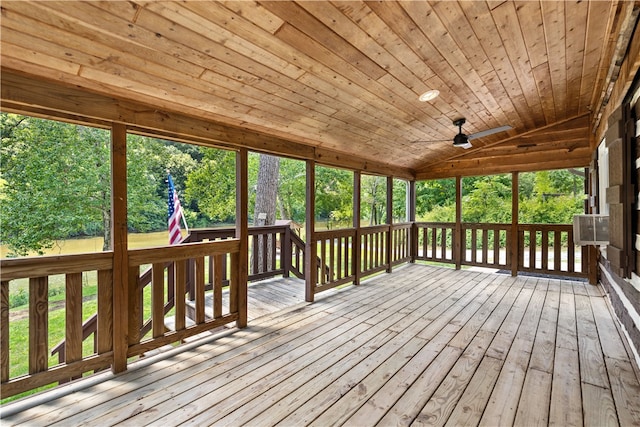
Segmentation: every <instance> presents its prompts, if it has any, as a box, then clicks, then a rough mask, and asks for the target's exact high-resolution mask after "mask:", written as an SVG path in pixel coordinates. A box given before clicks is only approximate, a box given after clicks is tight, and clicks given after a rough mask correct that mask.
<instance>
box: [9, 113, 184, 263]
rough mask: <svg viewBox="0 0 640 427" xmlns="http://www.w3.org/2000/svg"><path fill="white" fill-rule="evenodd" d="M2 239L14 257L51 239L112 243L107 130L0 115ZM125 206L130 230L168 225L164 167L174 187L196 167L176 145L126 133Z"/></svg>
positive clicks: (46, 244)
mask: <svg viewBox="0 0 640 427" xmlns="http://www.w3.org/2000/svg"><path fill="white" fill-rule="evenodd" d="M0 125H2V129H1V130H2V146H1V148H0V150H1V151H0V172H1V173H2V176H3V180H2V185H1V186H0V199H1V200H2V206H1V211H0V240H1V241H2V243H4V244H6V245H8V246H9V248H10V250H11V251H12V252H13V253H14V254H17V255H26V254H28V253H29V252H32V251H33V252H36V253H42V252H43V251H44V250H45V249H47V248H51V247H52V246H53V245H54V243H55V241H57V240H62V239H67V238H69V237H74V236H80V235H100V234H102V235H103V237H104V241H105V242H106V243H105V247H104V249H107V246H108V244H109V242H110V238H109V231H110V227H111V226H110V221H111V163H110V134H109V132H108V131H106V130H102V129H96V128H89V127H84V126H76V125H71V124H67V123H62V122H56V121H50V120H42V119H36V118H32V117H24V116H18V115H15V114H6V113H2V114H0ZM127 145H128V147H127V176H128V179H127V191H128V200H127V204H128V206H127V211H128V225H129V229H130V230H131V231H137V232H148V231H153V230H159V229H163V228H166V183H165V179H166V171H167V170H168V169H170V170H171V171H172V174H173V175H174V176H175V177H176V178H177V179H176V181H177V185H178V186H180V185H182V183H183V182H184V181H185V177H186V175H187V174H188V173H189V172H190V171H191V170H192V169H193V168H194V167H195V160H194V159H193V158H192V157H191V153H193V150H192V149H184V148H182V149H181V148H180V147H181V145H182V144H176V143H171V142H167V141H162V140H157V139H153V138H148V137H142V136H135V135H129V137H128V141H127Z"/></svg>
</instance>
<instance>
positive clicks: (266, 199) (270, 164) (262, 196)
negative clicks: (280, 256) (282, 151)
mask: <svg viewBox="0 0 640 427" xmlns="http://www.w3.org/2000/svg"><path fill="white" fill-rule="evenodd" d="M279 171H280V158H279V157H276V156H270V155H267V154H261V155H260V163H259V168H258V182H257V185H256V203H255V210H254V214H253V225H257V226H260V225H274V224H275V223H276V199H277V194H278V175H279ZM275 243H276V242H275V240H274V239H273V238H272V237H269V238H268V240H267V243H266V248H267V253H266V254H265V253H264V252H263V249H264V246H265V244H264V242H263V238H262V236H260V237H259V238H258V240H257V248H256V247H254V248H253V249H254V250H253V251H252V252H251V257H252V260H251V265H254V262H255V261H254V259H253V257H257V262H258V270H257V271H253V272H252V273H263V272H265V271H268V270H269V268H270V266H271V264H272V263H273V259H272V256H271V254H272V252H273V251H272V249H273V245H275ZM265 255H266V257H267V258H266V266H267V268H266V269H265Z"/></svg>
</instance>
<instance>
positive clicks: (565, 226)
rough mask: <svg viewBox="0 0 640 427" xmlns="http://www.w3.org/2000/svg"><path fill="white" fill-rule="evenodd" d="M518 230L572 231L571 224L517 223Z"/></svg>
mask: <svg viewBox="0 0 640 427" xmlns="http://www.w3.org/2000/svg"><path fill="white" fill-rule="evenodd" d="M518 230H549V231H554V230H557V231H569V230H571V231H573V224H518Z"/></svg>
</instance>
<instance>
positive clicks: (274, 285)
mask: <svg viewBox="0 0 640 427" xmlns="http://www.w3.org/2000/svg"><path fill="white" fill-rule="evenodd" d="M283 286H284V288H283ZM261 293H262V294H261ZM603 295H604V294H603V293H602V291H601V289H600V288H599V287H593V286H591V285H587V284H585V283H584V282H578V281H573V280H559V279H548V278H542V277H536V278H534V277H515V278H514V277H511V276H508V275H502V274H494V273H487V272H484V271H480V270H477V269H467V270H462V271H455V270H452V269H446V268H441V267H435V266H427V265H415V264H414V265H408V266H405V267H402V268H397V269H395V270H394V273H393V274H390V275H389V274H381V275H377V276H374V277H373V278H369V279H367V280H364V281H363V282H362V283H361V284H360V285H359V286H349V287H345V288H342V289H340V290H331V291H328V292H326V293H322V294H319V295H316V298H315V300H316V301H315V302H314V303H311V304H309V303H305V302H304V286H303V283H302V282H301V281H299V280H298V279H295V278H287V279H283V280H282V281H281V283H279V281H277V280H274V281H267V282H265V283H260V282H258V283H255V284H252V285H251V286H250V287H249V318H250V319H251V320H250V322H249V326H248V327H247V328H245V329H242V330H238V329H235V328H227V329H222V330H220V331H218V335H208V336H203V338H202V339H201V340H200V341H192V342H189V343H188V344H185V345H184V347H180V348H177V349H173V350H169V351H167V352H166V353H159V354H156V355H151V356H149V357H147V358H146V359H145V360H141V361H139V362H136V363H134V364H133V365H131V367H130V369H129V371H127V372H125V373H122V374H119V375H112V374H110V373H108V372H107V373H103V374H99V375H101V376H100V377H99V378H100V379H101V381H100V382H97V383H96V384H93V385H88V386H87V387H86V388H83V389H79V390H77V391H75V392H73V393H69V394H64V393H63V391H64V390H65V387H70V386H71V385H73V383H72V384H69V385H65V386H62V387H61V388H60V389H59V390H58V391H47V392H44V395H43V396H47V395H50V396H52V397H53V400H51V401H49V402H47V403H45V404H40V405H36V406H35V407H33V408H30V409H24V410H22V411H19V412H18V411H16V412H15V413H13V411H11V410H10V411H9V413H8V414H9V415H6V414H7V412H5V407H6V408H9V409H11V407H12V404H8V405H5V407H3V414H2V417H3V419H2V423H3V426H4V425H7V426H8V425H18V424H24V425H29V426H39V425H60V426H67V425H132V426H133V425H135V426H138V425H163V426H164V425H167V426H171V425H193V426H200V425H225V426H228V425H232V426H235V425H256V426H270V425H283V426H290V425H315V426H325V425H344V426H370V425H381V426H386V425H416V426H418V425H501V426H502V425H505V426H509V425H515V426H529V425H562V426H565V425H566V426H569V425H584V426H599V425H611V426H617V425H620V426H622V425H624V426H626V425H639V424H640V405H639V404H638V403H639V402H640V380H639V379H638V377H637V372H638V371H637V367H636V366H635V361H634V360H633V358H632V357H631V356H630V355H629V350H628V348H627V346H626V344H625V338H624V336H622V335H621V332H620V329H619V328H618V327H617V324H616V320H614V318H612V315H611V310H610V307H609V306H608V304H607V302H606V300H605V298H606V297H605V296H603ZM274 310H275V311H274ZM152 362H153V363H152ZM103 377H104V380H102V378H103ZM80 381H84V380H80ZM27 400H28V399H27ZM15 404H16V405H19V404H21V402H20V401H18V402H16V403H15Z"/></svg>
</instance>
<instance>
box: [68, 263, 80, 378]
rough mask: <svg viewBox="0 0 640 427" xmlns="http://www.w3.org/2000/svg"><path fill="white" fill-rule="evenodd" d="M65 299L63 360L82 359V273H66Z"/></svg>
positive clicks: (73, 360)
mask: <svg viewBox="0 0 640 427" xmlns="http://www.w3.org/2000/svg"><path fill="white" fill-rule="evenodd" d="M65 300H66V301H65V362H66V363H71V362H76V361H78V360H82V273H70V274H67V275H66V277H65ZM73 378H74V379H75V378H80V377H79V376H75V377H73Z"/></svg>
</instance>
